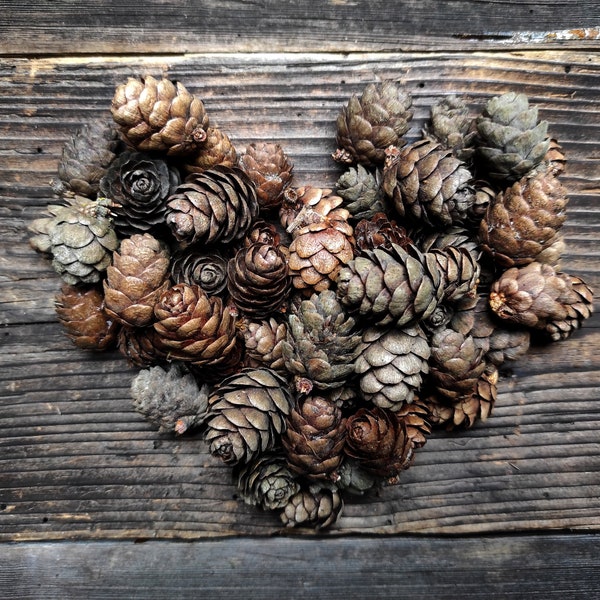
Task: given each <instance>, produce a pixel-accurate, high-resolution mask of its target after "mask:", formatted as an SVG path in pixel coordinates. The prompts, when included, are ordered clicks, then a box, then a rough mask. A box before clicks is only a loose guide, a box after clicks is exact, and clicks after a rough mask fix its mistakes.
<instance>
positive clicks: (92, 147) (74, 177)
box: [52, 121, 119, 198]
mask: <svg viewBox="0 0 600 600" xmlns="http://www.w3.org/2000/svg"><path fill="white" fill-rule="evenodd" d="M118 146H119V139H118V136H117V132H116V130H115V128H114V127H113V125H112V123H108V124H107V123H104V122H102V121H90V122H89V123H87V124H86V125H84V126H83V127H81V128H80V129H78V130H77V131H76V132H75V134H74V135H73V136H72V137H71V138H69V140H67V142H66V144H65V145H64V147H63V150H62V155H61V158H60V161H59V163H58V177H59V180H58V181H52V189H53V190H54V192H55V193H56V194H58V195H63V194H65V193H69V192H70V193H73V194H78V195H80V196H86V197H88V198H95V197H96V195H97V194H98V189H99V183H100V180H101V179H102V177H104V174H105V173H106V169H107V168H108V166H109V165H110V163H111V162H112V161H113V160H114V158H115V156H116V152H117V149H118Z"/></svg>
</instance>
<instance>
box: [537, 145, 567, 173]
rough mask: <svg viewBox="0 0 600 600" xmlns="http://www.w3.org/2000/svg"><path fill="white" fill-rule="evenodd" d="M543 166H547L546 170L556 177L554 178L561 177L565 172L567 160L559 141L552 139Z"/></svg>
mask: <svg viewBox="0 0 600 600" xmlns="http://www.w3.org/2000/svg"><path fill="white" fill-rule="evenodd" d="M543 164H545V165H546V170H547V171H549V172H550V173H551V174H552V175H554V177H559V176H560V175H562V174H563V173H564V172H565V169H566V167H567V159H566V157H565V154H564V151H563V148H562V146H561V145H560V144H559V143H558V140H555V139H554V138H550V142H549V144H548V150H547V151H546V154H545V156H544V162H543Z"/></svg>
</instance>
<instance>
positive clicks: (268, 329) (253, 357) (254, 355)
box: [241, 317, 287, 372]
mask: <svg viewBox="0 0 600 600" xmlns="http://www.w3.org/2000/svg"><path fill="white" fill-rule="evenodd" d="M241 334H242V337H243V339H244V346H245V348H246V356H247V362H248V359H249V360H250V362H249V365H248V366H265V367H269V368H270V369H273V370H275V371H284V372H285V361H284V359H283V347H282V342H283V341H284V340H285V339H286V336H287V325H286V324H285V323H279V322H277V321H276V320H275V319H274V318H273V317H271V318H270V319H269V320H268V321H261V322H260V323H253V322H250V321H248V320H244V321H242V326H241Z"/></svg>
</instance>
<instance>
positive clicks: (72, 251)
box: [29, 196, 118, 285]
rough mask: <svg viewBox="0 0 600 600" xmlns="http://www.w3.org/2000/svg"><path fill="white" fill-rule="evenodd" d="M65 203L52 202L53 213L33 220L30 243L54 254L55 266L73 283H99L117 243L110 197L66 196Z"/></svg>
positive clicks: (62, 275)
mask: <svg viewBox="0 0 600 600" xmlns="http://www.w3.org/2000/svg"><path fill="white" fill-rule="evenodd" d="M65 202H66V205H65V206H61V205H58V204H50V205H48V207H47V210H48V212H49V213H50V215H51V216H50V217H43V218H41V219H36V220H35V221H33V222H32V223H31V225H30V227H29V230H30V231H31V232H33V233H34V234H35V235H34V236H33V237H32V238H30V240H29V242H30V244H31V246H32V247H33V248H34V249H35V250H37V251H38V252H47V253H50V254H51V255H52V266H53V268H54V270H55V271H56V272H57V273H58V274H59V275H60V276H61V277H62V279H63V281H65V282H66V283H68V284H70V285H76V284H79V283H96V282H98V281H100V280H101V279H102V276H103V273H104V271H105V270H106V267H108V265H110V262H111V256H112V252H113V250H115V249H116V248H117V246H118V240H117V236H116V234H115V232H114V229H113V227H112V222H111V219H110V216H109V215H110V210H109V206H110V205H111V203H110V200H107V199H106V198H101V199H100V200H97V201H93V200H89V199H88V198H84V197H83V196H74V197H72V198H65Z"/></svg>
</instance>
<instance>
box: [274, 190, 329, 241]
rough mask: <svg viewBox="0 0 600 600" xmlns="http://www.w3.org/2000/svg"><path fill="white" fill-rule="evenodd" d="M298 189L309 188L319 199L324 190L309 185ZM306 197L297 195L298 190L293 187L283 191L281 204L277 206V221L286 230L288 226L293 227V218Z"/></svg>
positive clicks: (302, 205)
mask: <svg viewBox="0 0 600 600" xmlns="http://www.w3.org/2000/svg"><path fill="white" fill-rule="evenodd" d="M300 189H301V190H302V189H306V190H310V191H311V192H312V193H313V194H314V195H315V196H318V198H319V199H320V198H321V196H322V195H323V192H324V190H321V189H320V188H313V187H310V186H307V187H306V188H300ZM328 191H329V190H328ZM306 199H307V197H306V196H303V197H302V198H301V197H300V196H299V195H298V192H297V191H296V190H295V189H293V188H287V189H286V190H285V192H284V193H283V199H282V200H281V206H280V207H279V223H280V224H281V226H282V227H283V228H284V229H285V230H286V231H288V227H293V223H294V220H295V219H296V217H297V216H298V213H299V212H300V211H301V210H302V208H303V207H304V200H306Z"/></svg>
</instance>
